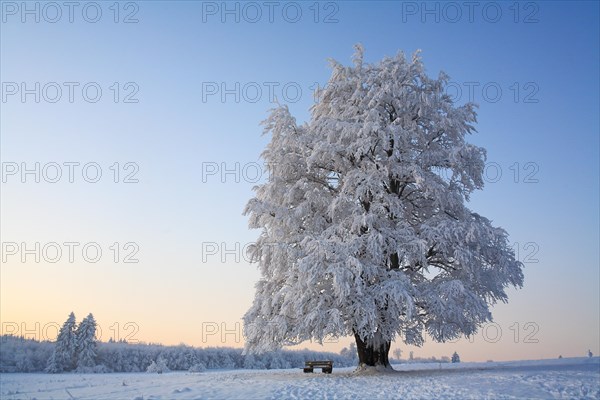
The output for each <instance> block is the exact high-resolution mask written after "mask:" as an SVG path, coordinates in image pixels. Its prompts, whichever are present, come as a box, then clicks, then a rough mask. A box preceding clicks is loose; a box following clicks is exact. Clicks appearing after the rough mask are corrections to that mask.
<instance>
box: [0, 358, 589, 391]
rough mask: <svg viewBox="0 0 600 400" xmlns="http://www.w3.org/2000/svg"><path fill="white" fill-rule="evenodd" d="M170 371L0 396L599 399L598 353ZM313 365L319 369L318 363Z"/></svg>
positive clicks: (48, 381) (81, 377)
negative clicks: (358, 366)
mask: <svg viewBox="0 0 600 400" xmlns="http://www.w3.org/2000/svg"><path fill="white" fill-rule="evenodd" d="M394 368H395V369H396V371H394V372H388V373H372V372H369V371H367V372H362V373H360V374H357V373H355V372H354V369H353V368H337V369H336V368H335V366H334V370H333V374H322V373H320V372H318V373H313V374H305V373H303V372H302V370H298V369H293V370H291V369H290V370H259V371H257V370H232V371H207V372H202V373H186V372H172V373H166V374H161V375H158V374H148V373H118V374H96V375H94V374H59V375H51V374H0V398H1V399H3V400H4V399H138V400H142V399H144V400H150V399H244V400H246V399H305V398H306V399H308V398H310V399H313V398H315V399H366V398H372V399H394V398H396V399H400V398H402V399H422V398H435V399H485V398H494V399H515V398H517V399H523V398H527V399H534V398H535V399H600V359H599V358H598V357H594V358H565V359H560V360H559V359H556V360H539V361H511V362H488V363H460V364H437V363H427V364H399V365H395V366H394ZM315 371H318V370H316V369H315Z"/></svg>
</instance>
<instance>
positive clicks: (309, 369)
mask: <svg viewBox="0 0 600 400" xmlns="http://www.w3.org/2000/svg"><path fill="white" fill-rule="evenodd" d="M304 372H306V373H308V372H313V369H312V368H308V367H304Z"/></svg>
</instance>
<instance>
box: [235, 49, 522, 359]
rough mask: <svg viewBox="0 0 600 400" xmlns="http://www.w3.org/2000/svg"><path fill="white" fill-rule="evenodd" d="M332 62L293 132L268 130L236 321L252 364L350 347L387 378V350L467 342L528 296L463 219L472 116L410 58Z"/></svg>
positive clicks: (507, 262)
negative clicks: (250, 268) (292, 350)
mask: <svg viewBox="0 0 600 400" xmlns="http://www.w3.org/2000/svg"><path fill="white" fill-rule="evenodd" d="M332 63H333V73H332V76H331V78H330V80H329V82H328V84H327V86H326V87H325V88H324V89H323V90H322V91H321V92H320V93H319V101H318V102H317V103H316V104H315V105H314V106H313V107H312V109H311V118H310V121H309V122H307V123H304V124H301V125H298V124H297V123H296V120H295V119H294V118H293V117H292V116H291V115H290V113H289V111H288V109H287V107H285V106H280V107H278V108H276V109H274V110H272V112H271V114H270V116H269V117H268V119H267V120H266V121H265V122H264V124H265V133H268V134H270V135H271V141H270V143H269V144H268V146H267V148H266V149H265V151H264V152H263V154H262V157H263V158H264V160H265V162H266V164H267V165H268V167H269V170H270V177H269V180H268V181H267V182H266V183H264V184H261V185H259V186H257V187H256V188H255V192H256V196H255V197H254V198H253V199H251V200H250V201H249V202H248V204H247V206H246V210H245V213H246V215H249V217H250V218H249V225H250V227H251V228H260V229H262V233H261V234H260V237H259V238H258V240H257V242H256V245H255V246H254V248H253V250H252V256H253V259H254V260H255V261H256V262H258V265H259V269H260V272H261V275H262V278H261V279H260V281H259V282H258V283H257V285H256V296H255V299H254V303H253V305H252V307H251V308H250V309H249V310H248V312H247V313H246V315H245V317H244V321H245V336H246V346H247V349H246V350H247V351H249V352H253V351H256V352H260V351H266V350H272V349H275V348H278V347H280V346H282V345H291V344H297V343H299V342H302V341H304V340H316V341H317V342H322V340H323V339H324V338H325V337H328V336H333V337H339V336H346V335H351V336H354V338H355V340H356V345H357V350H358V356H359V363H360V365H366V366H383V367H389V361H388V353H389V349H390V343H391V342H392V341H393V340H394V339H395V338H396V337H400V338H401V340H403V341H404V342H405V343H407V344H412V345H421V344H422V343H423V337H424V333H427V334H429V335H430V336H431V337H432V338H433V339H434V340H436V341H446V340H450V339H455V338H457V337H458V336H460V335H461V334H465V335H472V334H474V333H475V332H476V330H477V328H478V326H480V325H481V324H482V323H484V322H486V321H490V320H491V313H490V310H489V307H490V305H491V304H494V303H496V302H497V301H503V302H506V301H507V295H506V291H505V290H506V288H507V287H508V286H516V287H520V286H521V285H522V283H523V274H522V264H521V263H520V262H519V261H517V260H516V259H515V255H514V252H513V250H512V249H511V247H510V245H509V243H508V237H507V233H506V232H505V231H504V230H503V229H501V228H498V227H494V226H493V225H492V224H491V222H490V221H489V220H488V219H486V218H485V217H483V216H481V215H479V214H477V213H475V212H473V211H471V210H470V209H468V208H467V207H466V206H465V203H466V202H467V201H468V200H469V195H470V194H471V193H472V192H473V191H474V190H476V189H481V188H482V187H483V183H484V182H483V178H482V174H483V170H484V164H485V155H486V152H485V150H484V149H483V148H481V147H477V146H474V145H472V144H469V143H468V142H467V141H466V140H465V136H466V135H467V134H470V133H472V132H474V127H473V124H474V123H475V122H476V113H475V110H474V108H475V106H474V105H473V104H470V103H468V104H465V105H456V104H454V103H453V101H452V99H451V98H450V97H449V96H448V95H447V94H446V90H445V89H446V85H447V82H448V77H447V76H446V75H444V74H443V73H442V74H440V76H439V77H438V78H437V79H432V78H429V77H428V76H427V75H426V74H425V70H424V66H423V63H422V61H421V59H420V57H419V55H418V53H417V54H415V55H414V56H413V58H412V59H411V60H406V59H405V57H404V55H403V54H401V53H400V54H398V55H397V56H396V57H393V58H385V59H383V60H382V61H381V62H378V63H375V64H364V63H363V51H362V47H360V46H357V51H356V54H355V56H354V65H353V66H343V65H340V64H339V63H336V62H332Z"/></svg>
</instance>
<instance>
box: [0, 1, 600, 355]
mask: <svg viewBox="0 0 600 400" xmlns="http://www.w3.org/2000/svg"><path fill="white" fill-rule="evenodd" d="M22 4H23V3H22V2H8V1H3V2H2V5H1V6H2V21H1V22H2V24H1V39H0V44H1V51H0V57H1V60H0V67H1V69H0V77H1V81H2V85H3V86H2V102H1V103H0V106H1V115H0V120H1V122H0V129H1V141H0V145H1V152H0V156H1V160H2V171H3V181H2V186H1V198H0V199H1V214H0V216H1V220H2V224H1V231H0V233H1V236H2V238H1V241H2V246H3V247H2V250H3V254H2V257H3V260H2V265H1V270H0V274H1V282H0V289H1V294H0V302H1V303H0V321H1V322H2V333H10V332H14V333H17V334H26V335H27V336H29V337H36V338H41V339H44V338H50V339H53V338H54V336H55V335H56V325H57V324H62V322H63V321H64V320H65V319H66V318H67V315H68V313H69V312H71V311H74V312H75V314H76V316H77V319H78V321H80V320H81V319H82V318H83V317H84V316H85V315H87V313H89V312H92V313H94V315H95V317H96V319H97V320H98V322H99V324H100V328H101V330H102V339H103V340H107V339H108V338H109V337H110V336H114V335H115V334H118V336H119V338H127V339H130V340H132V339H135V340H140V341H146V342H161V343H164V344H177V343H181V342H184V343H187V344H192V345H197V346H209V345H210V346H215V345H219V346H236V347H239V346H242V345H243V337H242V336H241V319H240V318H241V317H242V315H243V314H244V312H245V311H246V310H247V309H248V307H249V306H250V304H251V301H252V298H253V296H254V283H255V282H256V281H257V280H258V278H259V274H258V272H257V270H256V266H255V265H251V264H249V263H248V262H247V261H246V260H245V259H244V257H243V255H242V254H241V250H242V249H243V247H244V246H245V245H246V244H248V243H250V242H252V241H253V240H254V239H255V238H256V237H257V235H258V234H259V232H258V231H251V230H249V229H248V228H247V218H246V217H244V216H243V215H242V210H243V208H244V205H245V203H246V202H247V201H248V199H250V198H251V197H252V186H253V185H254V183H255V179H254V178H255V176H256V165H259V164H260V153H261V151H262V149H263V148H264V146H265V144H266V143H267V140H268V138H267V137H263V136H261V133H262V127H261V126H260V125H259V124H260V122H261V121H262V120H263V119H264V118H265V117H266V116H267V113H268V110H269V109H270V108H272V107H273V106H274V105H275V104H274V103H273V102H272V101H271V100H272V99H270V98H269V87H272V88H273V89H274V94H275V95H276V97H277V100H278V101H279V102H280V103H282V104H288V105H289V107H290V110H291V111H292V113H293V114H294V115H295V116H296V118H297V120H298V121H299V122H302V121H305V120H307V119H308V118H309V108H310V106H311V105H312V104H313V103H314V100H313V91H314V89H315V87H316V85H321V86H322V85H325V84H326V82H327V79H328V77H329V75H330V68H329V66H328V62H327V60H328V58H333V59H336V60H338V61H340V62H342V63H344V64H348V63H350V59H351V56H352V54H353V52H354V50H353V46H354V44H356V43H359V42H360V43H362V44H363V45H364V47H365V58H366V61H368V62H374V61H377V60H380V59H381V58H383V57H384V56H392V55H395V54H396V53H397V52H398V51H403V52H405V53H406V54H407V55H408V56H410V55H411V54H412V53H413V52H414V51H416V50H417V49H421V50H422V53H421V54H422V57H423V60H424V62H425V65H426V67H427V70H428V72H429V74H430V75H432V76H437V74H438V73H439V72H440V71H441V70H443V71H445V72H446V73H447V74H449V75H450V77H451V81H452V87H451V88H450V89H449V93H452V94H453V95H454V96H455V98H456V102H457V103H459V104H462V103H464V102H466V101H469V100H472V101H475V102H477V103H479V106H480V108H479V112H478V113H479V117H478V119H479V122H478V125H477V129H478V131H479V132H478V133H477V134H475V135H474V136H473V137H472V138H471V139H470V140H471V141H472V142H473V143H475V144H478V145H481V146H484V147H485V148H486V149H487V150H488V162H489V165H488V168H487V170H486V172H487V174H488V175H487V179H486V180H487V184H486V187H485V188H484V190H483V191H481V192H478V193H476V194H475V195H474V196H473V197H472V200H471V204H470V207H471V208H472V209H473V210H475V211H477V212H479V213H481V214H483V215H485V216H487V217H488V218H490V219H492V220H493V221H494V224H496V225H499V226H502V227H503V228H505V229H506V230H507V231H508V232H509V233H510V240H511V242H512V243H515V248H518V249H519V252H518V254H519V258H520V259H521V261H523V262H524V263H525V285H524V287H523V288H522V289H521V290H518V291H517V290H510V293H509V295H510V301H509V303H508V304H501V305H497V306H496V307H494V309H493V314H494V317H495V322H494V324H488V325H486V326H485V327H484V328H483V329H482V330H481V331H480V332H479V333H478V334H477V335H476V336H475V337H474V338H473V339H472V341H469V340H467V339H462V340H460V341H459V342H457V343H446V344H435V343H432V342H431V340H429V341H427V342H426V344H425V345H424V346H423V347H422V348H413V347H407V346H404V345H401V344H397V346H393V348H396V347H399V348H401V349H403V350H404V351H406V352H405V355H407V354H408V353H407V352H408V351H411V350H412V351H414V354H415V356H426V357H430V356H437V357H439V356H444V355H446V356H449V355H450V354H452V352H454V351H455V350H457V351H458V352H459V353H460V355H461V358H462V359H463V360H475V361H485V360H488V359H494V360H508V359H534V358H554V357H558V355H559V354H562V355H563V356H565V357H566V356H581V355H584V354H585V353H586V352H587V350H588V349H591V350H592V352H594V354H598V353H600V348H599V343H600V320H599V315H600V309H599V308H600V305H599V304H600V298H599V292H600V290H599V286H600V276H599V264H600V259H599V245H598V243H599V239H600V238H599V198H598V194H599V190H600V189H599V131H600V130H599V117H598V110H599V109H600V104H599V37H600V32H599V22H598V21H599V20H600V18H599V8H598V3H597V2H581V3H576V2H562V3H561V2H523V3H513V2H506V3H504V2H485V1H484V2H477V5H476V6H474V8H473V9H469V8H467V6H465V5H464V3H463V2H453V3H450V5H447V3H440V2H430V3H422V2H360V1H356V2H320V3H315V2H306V3H300V2H296V3H295V2H274V3H272V4H273V6H272V7H273V8H272V9H271V10H272V12H273V13H272V15H269V11H270V9H269V8H268V6H265V4H264V2H254V3H250V5H247V3H237V2H229V3H222V2H196V1H179V2H177V1H174V2H163V1H141V2H135V3H133V2H130V3H127V2H122V3H119V4H118V7H115V6H114V5H113V4H114V3H113V2H99V3H94V4H90V3H89V2H77V5H76V6H75V8H74V9H73V14H72V19H73V21H72V22H70V20H69V18H70V16H69V9H68V8H66V7H65V6H60V4H62V2H58V3H54V4H59V7H62V8H61V9H57V8H56V7H54V8H52V7H51V6H46V5H45V3H34V2H31V3H27V6H26V7H27V9H28V10H34V11H33V14H29V13H27V12H26V11H24V10H23V6H22ZM36 4H37V6H36ZM95 4H98V6H99V8H100V11H101V15H99V14H96V12H97V9H96V8H95ZM36 7H37V9H36ZM225 7H226V8H227V9H225ZM117 8H118V15H117V13H116V11H117ZM36 10H39V11H37V12H39V22H36V21H35V18H36V15H35V12H36ZM227 10H229V11H230V12H228V11H227ZM298 10H300V11H301V14H297V11H298ZM57 11H59V12H60V15H59V14H57ZM257 11H260V13H261V14H260V15H258V14H257ZM317 11H318V12H317ZM498 12H499V13H498ZM95 19H97V20H98V21H97V22H91V21H94V20H95ZM115 19H116V20H117V22H115ZM125 20H127V21H129V23H126V22H125ZM135 20H137V22H135ZM295 20H297V22H294V21H295ZM23 21H24V22H23ZM52 21H54V22H52ZM36 82H39V83H40V86H39V87H40V89H39V91H38V94H39V96H40V101H39V103H36V101H35V96H36V93H35V92H36V89H35V83H36ZM52 82H55V83H52ZM65 82H75V83H73V84H68V83H67V84H65ZM90 82H92V83H94V84H92V85H88V91H87V92H86V93H87V96H88V97H87V100H86V98H85V97H84V95H83V94H82V88H83V87H84V86H85V85H86V84H88V83H90ZM115 82H116V85H115ZM22 83H23V84H24V87H22V86H21V84H22ZM128 83H129V85H127V84H128ZM15 84H16V85H15ZM236 84H237V85H238V86H236ZM69 85H71V87H73V88H74V92H73V94H74V96H73V99H72V100H73V102H70V101H69V90H68V87H69ZM221 85H224V86H223V87H222V86H221ZM57 86H59V87H61V88H62V96H61V97H60V99H58V101H56V102H55V103H52V102H50V101H51V100H52V99H54V98H56V87H57ZM89 87H91V89H89ZM95 87H100V88H101V90H102V95H101V97H100V98H99V100H98V101H97V102H95V103H93V102H91V99H92V98H93V97H94V96H95V93H94V90H95V89H94V88H95ZM117 87H118V88H119V91H118V95H117V90H116V89H117ZM237 87H239V90H236V88H237ZM257 87H258V88H260V89H261V92H260V93H259V92H257V91H256V88H257ZM284 87H285V88H286V89H287V91H284V90H283V88H284ZM15 88H17V89H16V90H18V92H17V93H16V94H12V93H13V92H15ZM22 88H25V89H29V90H32V92H31V93H30V94H26V95H25V98H24V100H25V101H24V102H23V99H22V97H21V89H22ZM215 88H217V89H218V93H216V94H213V92H214V89H215ZM222 88H224V89H226V90H229V92H226V93H225V95H224V97H222V96H221V94H222V91H221V89H222ZM298 88H300V91H301V92H297V89H298ZM470 88H472V91H471V90H470ZM136 89H137V92H136V93H135V94H134V93H133V92H134V91H135V90H136ZM458 89H460V90H458ZM498 89H499V90H500V92H498ZM127 95H130V97H126V96H127ZM115 96H116V100H117V102H115ZM236 96H238V98H239V99H236ZM126 99H128V100H137V102H134V103H126V102H125V100H126ZM237 100H239V101H237ZM36 163H39V165H40V182H39V183H37V182H35V175H34V174H26V175H22V173H21V172H22V167H23V166H24V167H26V168H28V169H34V168H35V165H36ZM54 163H56V164H58V165H60V166H61V171H62V176H61V178H60V179H59V180H58V182H56V183H51V182H48V181H51V180H53V179H54V177H55V172H56V168H55V166H56V164H54ZM64 163H67V164H64ZM68 163H79V165H77V164H68ZM88 163H90V164H88ZM94 163H95V164H94ZM115 163H118V165H115ZM126 163H132V164H126ZM257 163H259V164H257ZM85 164H88V169H86V171H87V174H86V175H85V178H87V180H94V175H95V168H96V169H97V167H99V168H100V169H101V171H102V176H101V177H100V179H99V180H98V182H96V183H90V182H87V181H86V179H84V176H83V175H82V167H83V165H85ZM15 165H16V166H17V167H18V171H16V174H14V175H11V171H12V168H13V167H15ZM68 165H73V169H74V173H75V174H74V176H73V182H72V183H71V182H69V177H68V172H69V168H68ZM215 166H216V167H218V171H216V172H217V173H216V174H214V175H210V174H207V172H209V171H215V170H214V169H213V168H215ZM136 167H137V169H136ZM115 170H117V171H119V172H120V173H119V175H118V176H116V175H115ZM223 170H227V171H233V172H225V173H223ZM203 172H204V174H203ZM130 173H134V175H133V176H129V178H130V180H131V179H137V180H138V182H137V183H134V182H133V183H125V182H124V180H125V178H126V177H127V175H128V174H130ZM264 179H265V176H262V177H261V181H264ZM23 180H24V181H25V182H22V181H23ZM115 180H116V181H117V182H116V183H115ZM65 242H76V243H79V245H78V246H75V245H74V246H75V247H74V249H75V251H74V260H73V262H70V260H69V257H68V253H67V252H68V249H69V248H68V247H67V246H66V245H64V243H65ZM13 243H17V244H18V248H17V250H16V252H17V254H12V253H14V252H15V248H14V246H13V245H12V244H13ZM22 243H25V247H27V248H28V249H35V244H36V243H39V245H40V251H39V253H38V254H39V256H40V262H39V263H38V262H35V259H34V257H35V254H29V255H27V254H25V255H26V259H25V262H23V261H22V259H21V256H23V252H22V250H23V245H22ZM49 243H58V244H59V247H60V249H61V250H62V251H63V254H62V257H60V258H59V259H58V260H57V262H50V261H52V260H53V259H54V258H58V256H57V255H56V253H55V252H54V251H55V250H56V247H53V245H51V244H50V245H49ZM89 243H91V245H88V247H87V249H88V250H90V248H91V250H90V251H89V252H88V253H87V255H88V257H89V258H88V260H89V259H92V258H94V251H93V250H94V249H95V248H96V247H99V248H100V249H101V250H102V257H101V258H100V260H99V261H98V262H95V263H92V262H89V261H86V259H85V258H84V257H83V254H82V248H83V246H84V245H85V244H89ZM114 243H117V246H116V247H115V246H114V245H113V244H114ZM127 243H133V244H130V245H128V247H125V246H126V244H127ZM11 246H13V247H11ZM44 246H45V248H46V252H45V253H44V251H43V250H42V249H43V248H44ZM236 246H237V248H238V249H239V251H238V252H237V254H234V253H236V251H235V249H236ZM117 247H118V248H119V249H120V250H119V252H118V254H117V252H116V248H117ZM135 250H137V253H136V254H135V255H134V256H133V258H134V259H137V260H139V262H137V263H125V262H123V261H124V259H125V257H126V256H127V255H128V254H130V253H131V252H132V251H135ZM230 250H232V251H230ZM34 252H35V251H34ZM213 253H216V254H213ZM115 256H116V258H117V261H118V262H116V261H115ZM222 258H224V260H222ZM236 258H237V259H236ZM127 323H130V324H129V325H127ZM15 329H16V330H17V331H16V332H15ZM349 342H350V341H349V339H347V338H346V339H344V338H343V339H340V340H339V341H332V342H331V343H326V344H325V345H323V346H322V347H321V346H319V345H316V344H311V343H304V344H302V345H301V346H300V347H310V348H320V349H325V350H332V351H339V350H340V349H341V348H342V347H344V346H347V345H348V343H349Z"/></svg>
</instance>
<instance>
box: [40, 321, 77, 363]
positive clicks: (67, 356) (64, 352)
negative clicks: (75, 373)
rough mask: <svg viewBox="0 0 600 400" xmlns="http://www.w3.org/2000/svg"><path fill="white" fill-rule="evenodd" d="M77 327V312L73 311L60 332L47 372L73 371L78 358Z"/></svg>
mask: <svg viewBox="0 0 600 400" xmlns="http://www.w3.org/2000/svg"><path fill="white" fill-rule="evenodd" d="M75 329H76V321H75V314H74V313H71V314H69V317H68V318H67V320H66V321H65V323H64V324H63V326H62V327H61V328H60V331H59V332H58V336H57V338H56V344H55V347H54V351H53V352H52V355H51V356H50V359H49V360H48V365H47V367H46V372H50V373H59V372H63V371H71V370H72V369H73V368H75V363H76V360H77V353H76V352H77V340H76V336H75Z"/></svg>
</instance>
